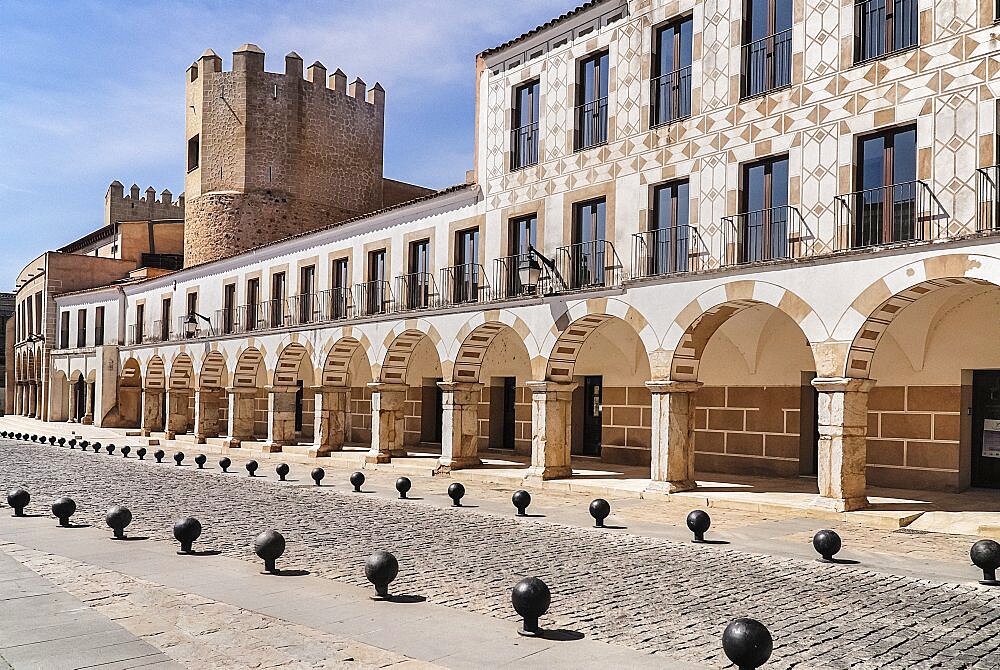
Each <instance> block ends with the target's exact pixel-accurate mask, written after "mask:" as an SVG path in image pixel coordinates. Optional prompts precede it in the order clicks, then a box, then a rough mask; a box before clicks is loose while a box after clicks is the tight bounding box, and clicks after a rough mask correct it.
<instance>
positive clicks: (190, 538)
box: [174, 516, 201, 554]
mask: <svg viewBox="0 0 1000 670" xmlns="http://www.w3.org/2000/svg"><path fill="white" fill-rule="evenodd" d="M200 536H201V522H200V521H198V519H195V518H194V517H193V516H189V517H187V518H186V519H180V520H178V521H175V522H174V539H175V540H177V541H178V542H180V543H181V550H180V551H178V552H177V553H178V554H190V553H191V545H192V544H194V541H195V540H197V539H198V538H199V537H200Z"/></svg>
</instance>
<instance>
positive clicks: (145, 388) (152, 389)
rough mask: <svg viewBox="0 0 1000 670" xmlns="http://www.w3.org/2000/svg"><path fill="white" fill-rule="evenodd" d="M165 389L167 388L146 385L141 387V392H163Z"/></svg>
mask: <svg viewBox="0 0 1000 670" xmlns="http://www.w3.org/2000/svg"><path fill="white" fill-rule="evenodd" d="M166 390H167V389H154V388H149V387H148V386H143V387H142V392H143V393H163V392H164V391H166Z"/></svg>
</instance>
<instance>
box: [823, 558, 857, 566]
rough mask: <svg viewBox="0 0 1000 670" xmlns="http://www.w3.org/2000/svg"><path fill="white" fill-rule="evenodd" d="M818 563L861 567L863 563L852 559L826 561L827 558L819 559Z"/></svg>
mask: <svg viewBox="0 0 1000 670" xmlns="http://www.w3.org/2000/svg"><path fill="white" fill-rule="evenodd" d="M816 562H817V563H826V564H828V565H861V561H855V560H852V559H850V558H831V559H830V560H826V559H825V558H817V559H816Z"/></svg>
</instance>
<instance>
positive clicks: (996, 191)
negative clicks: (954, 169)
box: [976, 165, 1000, 233]
mask: <svg viewBox="0 0 1000 670" xmlns="http://www.w3.org/2000/svg"><path fill="white" fill-rule="evenodd" d="M976 175H977V176H978V178H979V180H978V181H979V184H978V191H979V207H978V211H977V212H976V230H977V231H979V232H980V233H984V232H988V231H996V230H1000V165H993V166H990V167H985V168H979V169H978V170H976Z"/></svg>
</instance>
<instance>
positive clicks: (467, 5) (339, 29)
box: [0, 0, 575, 291]
mask: <svg viewBox="0 0 1000 670" xmlns="http://www.w3.org/2000/svg"><path fill="white" fill-rule="evenodd" d="M573 6H575V4H574V0H503V1H502V2H477V1H475V0H393V1H388V0H368V1H367V2H365V1H361V0H328V1H327V2H296V1H294V0H285V1H283V2H214V1H211V0H201V1H199V2H170V1H167V0H162V1H159V2H145V1H133V2H96V1H93V2H89V1H86V0H72V1H70V0H67V1H65V2H52V1H42V0H24V1H20V0H0V212H2V216H3V218H2V219H0V230H2V232H3V236H2V239H3V244H2V245H0V290H5V291H7V290H12V287H13V284H14V279H15V277H16V276H17V273H18V271H19V270H20V269H21V268H22V267H23V266H24V264H25V263H27V262H28V261H29V260H31V259H32V258H34V257H35V256H36V255H38V254H39V253H41V252H42V251H44V250H45V249H54V248H58V247H59V246H62V245H63V244H65V243H66V242H69V241H70V240H72V239H74V238H76V237H79V236H80V235H83V234H85V233H87V232H89V231H91V230H93V229H95V228H97V227H98V226H100V225H101V217H102V215H103V207H104V193H105V191H106V190H107V187H108V184H110V183H111V182H112V181H113V180H115V179H118V180H120V181H121V182H122V183H124V184H125V189H126V191H127V190H128V187H129V186H130V185H131V184H132V183H133V182H135V183H137V184H139V186H140V188H141V189H142V190H143V191H145V190H146V187H147V186H153V187H154V188H155V189H156V190H157V192H159V191H160V190H162V189H163V188H169V189H170V191H171V192H172V193H174V194H175V195H177V194H179V193H180V192H181V191H182V190H183V188H184V181H183V175H184V172H183V169H184V165H183V161H184V71H185V70H186V69H187V67H188V65H190V63H191V62H192V61H193V60H195V59H196V58H197V57H198V56H199V55H200V54H201V53H202V52H203V51H204V50H205V49H206V48H209V47H211V48H212V49H214V50H215V51H216V52H217V53H218V54H219V55H220V56H222V58H223V63H224V68H225V69H229V68H230V67H231V55H232V51H233V50H234V49H236V48H237V47H239V46H240V45H241V44H243V43H244V42H253V43H255V44H257V45H259V46H260V47H261V48H262V49H263V50H264V51H265V52H266V53H267V61H266V65H265V67H266V68H267V69H268V70H270V71H276V72H281V71H282V70H283V68H284V60H283V57H284V54H286V53H288V52H289V51H296V52H298V53H299V54H300V55H301V56H302V58H303V60H305V63H306V65H308V64H310V63H312V62H313V61H315V60H319V61H321V62H322V63H323V64H324V65H326V66H327V68H328V69H329V70H330V71H331V72H332V71H333V70H335V69H336V68H338V67H339V68H341V69H342V70H344V72H346V73H347V75H348V78H349V80H353V79H354V78H355V77H357V76H360V77H361V78H362V79H363V80H364V81H366V82H368V84H369V85H372V84H374V82H376V81H378V82H380V83H381V84H382V86H383V87H384V88H385V89H386V143H385V173H386V176H388V177H393V178H396V179H402V180H404V181H411V182H415V183H419V184H422V185H427V186H432V187H444V186H450V185H451V184H455V183H458V182H461V181H462V180H463V179H464V177H465V171H466V170H467V169H470V168H471V167H472V152H473V146H472V142H473V127H472V121H473V108H474V91H473V76H474V73H475V55H476V54H477V53H478V52H480V51H482V50H483V49H487V48H490V47H492V46H496V45H497V44H500V43H502V42H504V41H506V40H508V39H510V38H512V37H514V36H516V35H519V34H521V33H522V32H524V31H526V30H529V29H531V28H533V27H535V26H536V25H539V24H541V23H544V22H545V21H548V20H549V19H551V18H553V17H555V16H558V15H559V14H562V13H563V12H565V11H567V10H569V9H571V8H572V7H573Z"/></svg>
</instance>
